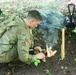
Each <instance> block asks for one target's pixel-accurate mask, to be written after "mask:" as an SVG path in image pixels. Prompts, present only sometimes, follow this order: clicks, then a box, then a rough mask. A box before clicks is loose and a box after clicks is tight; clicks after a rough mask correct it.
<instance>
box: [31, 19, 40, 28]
mask: <svg viewBox="0 0 76 75" xmlns="http://www.w3.org/2000/svg"><path fill="white" fill-rule="evenodd" d="M40 22H41V21H39V20H33V21H32V22H31V26H30V28H35V27H37V26H38V24H40Z"/></svg>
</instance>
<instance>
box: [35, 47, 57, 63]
mask: <svg viewBox="0 0 76 75" xmlns="http://www.w3.org/2000/svg"><path fill="white" fill-rule="evenodd" d="M56 52H57V51H56V50H55V51H52V50H50V49H49V48H48V46H46V49H42V48H41V47H39V46H38V47H35V48H34V53H35V54H38V53H44V54H45V56H46V57H45V58H44V59H42V61H43V62H46V58H48V57H52V56H54V55H55V53H56Z"/></svg>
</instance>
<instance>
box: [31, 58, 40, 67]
mask: <svg viewBox="0 0 76 75" xmlns="http://www.w3.org/2000/svg"><path fill="white" fill-rule="evenodd" d="M31 62H33V63H34V65H35V66H38V64H39V63H40V60H38V59H37V58H36V57H34V58H33V60H32V61H31Z"/></svg>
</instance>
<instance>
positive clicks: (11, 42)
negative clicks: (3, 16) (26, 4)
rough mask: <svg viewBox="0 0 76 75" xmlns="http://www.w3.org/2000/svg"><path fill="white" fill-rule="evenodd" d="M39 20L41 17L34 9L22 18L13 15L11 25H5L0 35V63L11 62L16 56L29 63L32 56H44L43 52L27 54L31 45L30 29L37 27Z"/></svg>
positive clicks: (41, 57)
mask: <svg viewBox="0 0 76 75" xmlns="http://www.w3.org/2000/svg"><path fill="white" fill-rule="evenodd" d="M41 20H42V17H41V16H40V14H39V12H38V11H36V10H32V11H30V12H29V13H28V15H27V17H26V18H24V19H23V18H20V17H19V16H16V17H15V19H14V20H13V21H12V25H9V26H10V27H7V28H6V30H5V32H4V34H3V35H2V36H0V63H8V62H11V61H13V60H14V59H15V58H16V57H19V59H20V60H21V61H22V62H24V63H31V61H32V60H33V59H34V57H36V58H37V59H43V58H44V57H45V55H44V54H43V53H39V54H36V55H30V54H29V48H30V47H31V45H32V40H31V38H32V34H31V33H30V29H31V28H34V27H37V25H38V24H39V23H40V22H41ZM9 24H11V23H9Z"/></svg>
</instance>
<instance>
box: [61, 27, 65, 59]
mask: <svg viewBox="0 0 76 75" xmlns="http://www.w3.org/2000/svg"><path fill="white" fill-rule="evenodd" d="M64 58H65V28H63V29H62V45H61V59H62V60H63V59H64Z"/></svg>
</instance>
